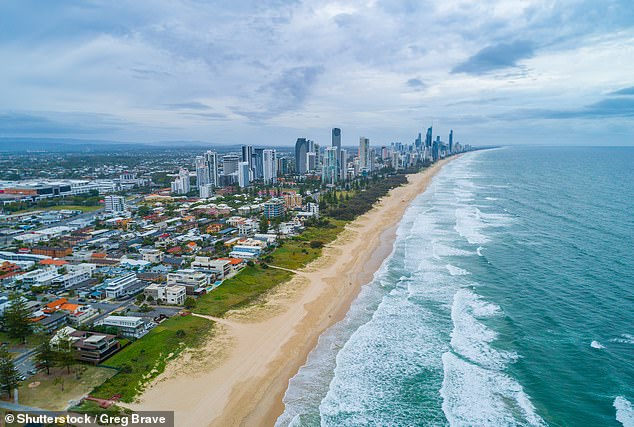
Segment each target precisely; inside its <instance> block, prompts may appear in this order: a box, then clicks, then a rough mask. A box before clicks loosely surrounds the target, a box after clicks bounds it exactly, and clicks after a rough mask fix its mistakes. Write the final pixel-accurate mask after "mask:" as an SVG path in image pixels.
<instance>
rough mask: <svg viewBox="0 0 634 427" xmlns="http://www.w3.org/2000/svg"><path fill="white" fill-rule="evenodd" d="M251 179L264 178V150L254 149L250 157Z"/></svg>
mask: <svg viewBox="0 0 634 427" xmlns="http://www.w3.org/2000/svg"><path fill="white" fill-rule="evenodd" d="M252 159H253V162H252V169H253V179H263V178H264V148H255V149H254V150H253V156H252Z"/></svg>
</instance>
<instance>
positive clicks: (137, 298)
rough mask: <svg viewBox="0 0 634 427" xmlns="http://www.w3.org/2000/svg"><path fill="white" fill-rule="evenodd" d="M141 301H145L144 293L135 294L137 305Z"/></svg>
mask: <svg viewBox="0 0 634 427" xmlns="http://www.w3.org/2000/svg"><path fill="white" fill-rule="evenodd" d="M143 301H145V294H139V295H137V296H136V303H137V305H139V304H141V303H142V302H143Z"/></svg>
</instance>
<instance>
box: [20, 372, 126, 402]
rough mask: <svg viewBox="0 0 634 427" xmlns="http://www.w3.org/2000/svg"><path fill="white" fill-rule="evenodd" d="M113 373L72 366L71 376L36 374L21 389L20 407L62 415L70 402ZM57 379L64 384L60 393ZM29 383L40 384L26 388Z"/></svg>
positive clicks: (56, 373) (65, 374) (60, 388)
mask: <svg viewBox="0 0 634 427" xmlns="http://www.w3.org/2000/svg"><path fill="white" fill-rule="evenodd" d="M115 373H116V371H115V370H113V369H107V368H100V367H98V366H90V365H78V366H74V367H73V368H72V369H71V373H70V374H68V373H67V371H66V368H53V369H51V375H46V372H39V373H38V374H37V375H35V376H33V377H32V378H29V379H28V380H27V381H24V382H23V383H22V384H21V385H20V389H19V390H20V392H19V397H20V404H22V405H26V406H33V407H35V408H42V409H50V410H53V411H63V410H65V409H66V408H67V407H68V402H69V401H70V400H79V399H80V398H82V397H83V396H84V395H85V394H86V393H89V392H90V391H91V390H92V389H93V388H94V387H96V386H98V385H99V384H101V383H103V382H104V381H106V380H107V379H108V378H110V377H112V376H113V375H114V374H115ZM56 378H60V379H62V380H63V390H62V384H59V383H58V384H56V383H55V379H56ZM32 383H35V384H37V383H39V385H37V387H29V384H32Z"/></svg>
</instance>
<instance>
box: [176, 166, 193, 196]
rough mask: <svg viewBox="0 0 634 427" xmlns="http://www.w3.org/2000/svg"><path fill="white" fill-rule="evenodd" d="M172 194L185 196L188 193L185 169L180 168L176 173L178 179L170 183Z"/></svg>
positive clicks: (186, 171) (187, 173) (187, 176)
mask: <svg viewBox="0 0 634 427" xmlns="http://www.w3.org/2000/svg"><path fill="white" fill-rule="evenodd" d="M171 188H172V193H176V194H187V193H189V191H190V189H191V188H190V186H189V171H188V170H187V169H185V168H181V169H180V170H179V171H178V177H177V178H176V179H175V180H174V181H173V182H172V185H171Z"/></svg>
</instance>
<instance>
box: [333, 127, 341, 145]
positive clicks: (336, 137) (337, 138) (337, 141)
mask: <svg viewBox="0 0 634 427" xmlns="http://www.w3.org/2000/svg"><path fill="white" fill-rule="evenodd" d="M332 146H333V147H336V148H337V149H338V150H340V149H341V129H339V128H332Z"/></svg>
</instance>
